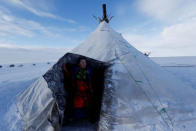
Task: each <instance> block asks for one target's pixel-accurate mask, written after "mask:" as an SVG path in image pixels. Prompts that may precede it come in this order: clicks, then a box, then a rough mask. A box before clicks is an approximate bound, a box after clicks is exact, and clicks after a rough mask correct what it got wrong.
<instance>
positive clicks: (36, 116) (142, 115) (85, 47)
mask: <svg viewBox="0 0 196 131" xmlns="http://www.w3.org/2000/svg"><path fill="white" fill-rule="evenodd" d="M80 55H82V56H85V57H86V59H87V60H88V61H89V62H90V63H91V62H92V66H95V67H96V66H98V67H107V68H106V70H105V72H104V73H105V75H104V89H103V97H102V103H101V112H100V117H99V121H98V125H97V127H96V128H95V129H94V130H100V131H110V130H118V131H119V130H127V131H130V130H144V131H147V130H149V131H154V130H164V131H168V130H189V131H193V130H196V129H195V128H196V127H195V128H194V126H193V125H194V124H195V123H196V121H195V116H196V114H195V111H196V107H195V105H196V102H195V101H193V100H195V98H196V91H195V90H194V89H192V88H190V87H188V86H186V85H185V84H184V83H182V82H181V81H180V80H178V79H176V78H175V77H174V76H172V75H170V74H169V73H168V72H166V71H165V70H163V69H162V68H161V67H160V66H159V65H157V64H155V63H154V62H153V61H152V60H151V59H150V58H149V57H147V56H145V55H143V54H142V53H141V52H139V51H138V50H137V49H135V48H134V47H132V46H131V45H130V44H129V43H128V42H127V41H126V40H125V39H124V38H123V37H122V36H121V34H119V33H117V32H115V31H114V30H113V29H112V28H110V27H109V25H108V24H107V23H106V22H101V23H100V25H99V26H98V28H97V29H96V30H95V31H94V32H93V33H91V35H90V36H89V38H87V40H86V41H84V42H83V43H82V44H80V45H79V46H78V47H76V48H74V49H73V50H72V51H71V53H68V54H66V55H65V56H63V57H62V58H61V59H60V60H59V61H58V62H57V63H56V64H55V65H54V66H53V67H52V68H51V69H50V70H49V71H48V72H47V73H46V74H44V75H43V77H41V78H40V79H38V80H37V81H36V82H35V83H34V84H32V85H31V86H30V87H29V88H28V89H26V90H25V91H24V92H23V93H22V94H21V95H20V96H19V98H18V101H17V103H16V105H17V114H19V115H17V116H16V117H17V119H16V120H13V121H12V127H13V129H14V127H15V128H18V129H23V130H54V129H56V130H58V129H60V127H58V126H59V121H58V120H59V119H62V116H63V115H62V114H63V111H64V107H66V93H67V92H66V91H65V90H64V85H63V84H64V83H63V79H64V77H63V73H62V68H61V67H62V64H63V63H65V62H67V61H69V62H75V61H76V59H77V58H79V56H80Z"/></svg>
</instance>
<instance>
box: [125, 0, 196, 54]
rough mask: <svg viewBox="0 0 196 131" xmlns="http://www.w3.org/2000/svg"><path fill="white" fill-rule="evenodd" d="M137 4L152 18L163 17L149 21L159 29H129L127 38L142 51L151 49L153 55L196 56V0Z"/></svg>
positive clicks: (149, 0)
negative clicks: (146, 30)
mask: <svg viewBox="0 0 196 131" xmlns="http://www.w3.org/2000/svg"><path fill="white" fill-rule="evenodd" d="M137 5H138V9H139V10H140V11H141V12H143V13H144V14H147V16H148V18H149V19H150V20H154V21H157V20H158V21H159V22H157V24H156V25H151V24H150V23H149V24H148V27H149V28H150V29H153V28H154V27H156V28H159V31H158V30H156V32H153V31H152V32H149V33H143V34H141V33H139V31H138V32H136V31H134V30H131V31H125V32H124V36H125V38H126V39H127V40H128V41H129V42H130V43H131V44H132V45H133V46H135V47H136V48H137V49H139V50H140V51H142V52H145V51H151V52H152V54H151V55H152V56H193V55H194V56H196V52H195V50H196V37H195V36H196V1H195V0H139V2H138V1H137ZM160 22H161V24H160ZM132 29H135V28H132ZM137 30H140V29H138V28H137ZM144 30H145V29H144ZM148 30H149V29H148Z"/></svg>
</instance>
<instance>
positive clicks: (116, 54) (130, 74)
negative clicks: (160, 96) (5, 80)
mask: <svg viewBox="0 0 196 131" xmlns="http://www.w3.org/2000/svg"><path fill="white" fill-rule="evenodd" d="M115 56H116V58H117V59H118V60H119V61H120V63H121V64H122V65H123V66H124V67H125V69H126V70H127V72H128V74H129V76H130V77H131V78H132V79H133V80H134V81H135V83H136V85H137V86H138V87H139V88H141V90H142V91H143V93H144V95H145V96H146V97H147V99H148V101H149V102H150V103H151V104H152V107H153V108H154V109H155V111H156V112H157V113H158V114H159V115H160V116H161V118H162V120H163V121H164V122H165V123H166V125H167V126H168V127H169V128H170V129H171V130H172V131H173V124H172V122H171V121H170V122H171V124H172V127H170V124H168V122H167V120H166V119H165V118H164V117H163V116H162V113H161V112H160V111H158V110H157V108H156V106H155V105H154V104H153V102H152V101H151V99H150V97H149V96H148V95H147V93H146V92H145V90H144V89H143V88H142V87H140V85H139V84H138V81H137V80H136V79H135V78H134V76H133V75H132V73H131V72H130V71H129V70H128V68H127V67H126V66H125V64H124V63H123V62H122V60H121V59H120V58H119V56H118V53H117V52H116V49H115ZM121 56H122V55H121ZM159 102H160V101H159ZM161 105H162V104H161ZM165 111H166V110H165Z"/></svg>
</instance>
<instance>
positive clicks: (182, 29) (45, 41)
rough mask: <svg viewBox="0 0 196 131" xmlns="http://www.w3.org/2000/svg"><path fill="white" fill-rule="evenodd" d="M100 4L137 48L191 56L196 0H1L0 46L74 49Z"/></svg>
mask: <svg viewBox="0 0 196 131" xmlns="http://www.w3.org/2000/svg"><path fill="white" fill-rule="evenodd" d="M102 3H106V4H107V10H108V13H109V14H110V13H111V15H112V16H114V18H113V19H112V21H111V22H110V26H111V27H112V28H113V29H115V30H116V31H118V32H120V33H122V35H123V36H124V37H125V39H127V40H128V41H129V42H130V43H131V44H132V45H133V46H135V47H136V48H137V49H138V50H140V51H142V52H148V51H150V52H151V54H152V56H193V55H196V52H195V50H196V42H195V41H196V37H195V36H196V1H195V0H1V1H0V47H6V48H46V47H47V48H74V47H75V46H77V45H78V44H80V43H81V42H82V41H83V40H85V39H86V38H87V37H88V35H89V34H90V32H92V31H93V30H94V29H95V28H96V27H97V26H98V22H97V21H96V20H95V19H94V18H93V17H92V16H93V15H95V16H102V7H101V5H102Z"/></svg>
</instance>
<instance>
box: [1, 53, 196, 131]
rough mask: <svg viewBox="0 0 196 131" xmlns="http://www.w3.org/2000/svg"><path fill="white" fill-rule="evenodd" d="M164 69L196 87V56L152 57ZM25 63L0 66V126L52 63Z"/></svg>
mask: <svg viewBox="0 0 196 131" xmlns="http://www.w3.org/2000/svg"><path fill="white" fill-rule="evenodd" d="M152 59H153V61H155V62H157V63H158V64H160V65H161V66H162V67H163V68H164V69H165V70H167V71H168V72H170V73H172V74H174V75H175V76H176V77H178V78H179V79H181V80H183V81H184V82H185V83H187V84H189V85H190V86H191V87H193V88H194V89H196V57H168V58H152ZM33 64H34V63H27V64H15V66H14V67H9V66H10V65H2V66H3V67H1V68H0V116H1V117H0V128H1V130H4V131H6V130H9V129H7V126H6V124H7V123H6V119H7V118H5V116H6V112H7V111H8V109H9V108H10V106H11V105H12V103H13V102H14V101H15V99H16V97H17V95H18V94H19V93H21V92H22V91H23V90H24V89H25V88H26V87H28V86H29V85H30V84H31V83H33V82H34V81H35V80H36V79H37V78H38V77H39V76H41V75H42V74H44V73H45V72H46V71H47V70H48V69H49V68H50V67H51V66H52V65H53V64H54V63H49V64H48V63H46V62H45V63H35V65H33Z"/></svg>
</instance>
